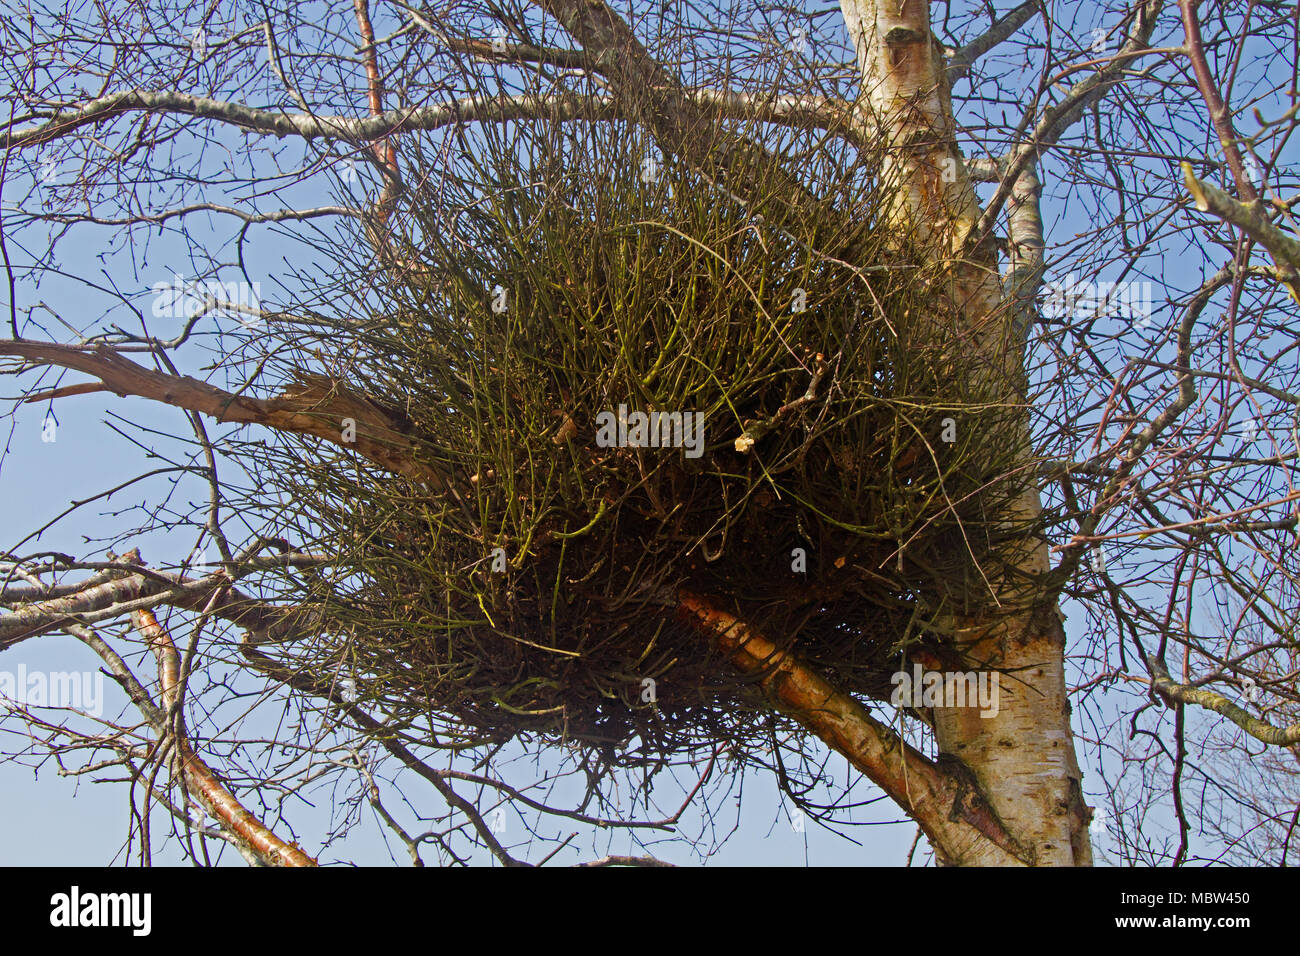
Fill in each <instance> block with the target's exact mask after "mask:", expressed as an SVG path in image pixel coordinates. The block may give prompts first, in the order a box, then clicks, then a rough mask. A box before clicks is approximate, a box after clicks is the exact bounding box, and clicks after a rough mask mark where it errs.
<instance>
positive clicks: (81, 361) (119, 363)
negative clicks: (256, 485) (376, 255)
mask: <svg viewBox="0 0 1300 956" xmlns="http://www.w3.org/2000/svg"><path fill="white" fill-rule="evenodd" d="M0 355H16V356H19V357H21V358H24V359H26V360H27V361H29V362H32V363H34V364H39V365H55V366H59V367H61V368H68V369H73V370H74V371H78V372H84V373H86V374H87V375H93V376H95V377H96V378H98V379H99V380H100V381H101V382H103V384H104V386H105V387H106V388H107V389H108V390H109V391H112V392H114V393H116V394H118V395H122V396H126V395H138V396H140V397H141V398H149V399H153V400H154V401H158V402H163V403H164V404H167V405H172V406H175V407H176V408H184V409H186V410H188V411H192V412H199V413H201V414H203V415H208V416H210V417H212V418H215V419H216V420H217V421H219V422H236V423H241V424H250V425H265V426H267V427H268V428H274V429H277V430H279V431H285V432H294V433H296V434H300V435H314V436H315V437H317V438H323V439H325V440H326V441H329V442H333V443H334V444H337V445H340V446H342V447H344V448H348V449H352V450H355V451H356V452H357V453H358V454H360V455H362V456H363V457H365V458H368V459H370V460H371V461H373V462H375V463H376V464H378V465H381V466H383V467H384V468H387V469H389V470H390V471H393V472H395V473H397V474H400V475H405V476H406V477H408V478H414V479H416V480H417V481H423V482H428V483H429V484H431V485H432V486H433V487H434V488H435V489H438V490H441V489H443V487H444V482H443V479H442V476H441V475H439V474H438V473H437V472H435V471H434V470H433V469H431V468H428V467H426V466H424V465H421V464H419V462H418V461H417V460H416V459H415V457H414V455H413V454H412V452H413V450H414V447H415V442H414V441H413V440H412V438H411V437H410V436H408V435H407V434H406V433H405V432H404V431H403V430H402V427H401V425H400V424H399V423H398V422H397V421H396V420H395V419H394V418H393V417H392V416H390V415H389V414H388V413H387V412H385V411H384V410H383V409H381V408H380V407H379V406H377V405H375V404H374V403H373V402H371V401H369V400H367V399H365V398H363V397H361V396H359V395H355V394H352V393H351V392H348V391H347V390H346V389H344V388H343V387H342V386H339V385H336V384H333V383H331V382H329V380H328V379H323V378H321V377H319V376H306V377H304V379H303V381H302V383H301V384H299V385H297V386H294V387H293V388H290V389H287V390H286V391H285V392H284V393H283V394H281V395H279V396H277V397H275V398H269V399H259V398H252V397H250V396H247V395H236V394H233V393H231V392H227V391H225V390H224V389H220V388H217V387H216V386H215V385H209V384H208V383H207V382H201V381H199V380H198V379H196V378H191V377H190V376H188V375H169V374H167V373H165V372H159V371H155V370H153V369H148V368H145V367H144V366H142V365H138V364H136V363H135V362H133V361H131V360H130V359H128V358H126V357H125V356H123V355H122V354H120V353H119V352H116V351H114V350H113V349H111V348H109V347H108V346H106V345H101V346H99V347H98V348H96V349H94V350H87V349H81V348H76V347H74V346H70V345H55V344H53V343H47V342H25V341H13V340H0ZM348 422H350V423H351V426H352V427H347V423H348ZM354 430H355V435H354V434H353V431H354ZM348 438H354V440H352V441H349V440H347V439H348Z"/></svg>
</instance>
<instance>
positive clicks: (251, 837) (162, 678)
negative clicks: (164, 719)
mask: <svg viewBox="0 0 1300 956" xmlns="http://www.w3.org/2000/svg"><path fill="white" fill-rule="evenodd" d="M131 622H132V624H134V625H135V627H136V629H137V630H138V631H139V632H140V633H141V634H142V635H144V637H145V639H146V640H147V641H148V642H149V649H150V650H151V651H153V653H154V657H155V658H157V661H158V684H159V689H160V692H161V696H162V701H163V704H164V706H166V707H167V708H168V709H170V708H171V707H172V705H173V704H174V703H175V702H176V699H177V695H178V694H179V692H180V686H179V679H180V655H179V654H178V653H177V652H176V645H175V643H173V641H172V638H171V635H170V634H169V633H167V630H166V628H164V627H163V626H162V625H161V624H159V623H158V619H157V618H155V617H154V615H153V612H152V611H147V610H146V611H135V612H133V613H132V615H131ZM175 743H176V755H177V760H178V763H179V766H180V768H181V772H182V774H184V779H185V786H186V788H187V789H188V790H189V791H190V792H191V793H193V794H194V795H195V796H196V797H197V798H198V800H199V802H201V803H202V804H203V806H204V808H205V809H206V810H207V811H208V812H209V813H210V814H211V815H212V816H213V817H215V818H216V819H217V820H219V821H221V824H222V826H223V827H225V829H226V830H227V831H228V832H229V833H231V834H232V835H234V836H235V837H236V838H237V839H238V840H240V841H241V842H243V843H244V844H245V845H246V846H247V847H248V848H249V849H250V850H252V851H253V853H255V854H256V855H257V858H258V859H259V860H261V861H262V862H264V863H266V864H267V865H269V866H316V865H317V863H316V860H315V859H313V858H312V857H310V856H308V855H307V854H306V853H304V852H303V851H302V850H301V849H300V848H299V847H298V846H297V844H294V843H286V842H285V841H284V840H282V839H280V838H279V837H278V836H276V835H275V834H274V833H273V832H272V831H271V830H270V829H269V828H268V827H267V826H266V824H264V823H262V821H261V820H259V819H257V817H255V816H253V814H251V813H249V812H248V810H246V809H245V808H244V806H243V805H242V804H241V803H240V802H239V801H238V800H237V799H236V798H235V795H234V794H232V793H231V792H230V791H229V790H227V789H226V788H225V787H224V786H222V784H221V783H220V781H218V780H217V778H216V776H215V775H214V774H213V773H212V770H211V769H210V768H209V767H208V765H207V764H205V763H204V762H203V761H202V760H201V759H200V758H199V756H198V755H197V754H196V753H195V752H194V749H193V748H192V747H191V746H190V744H189V741H188V740H187V739H186V738H185V736H184V734H182V733H177V734H176V735H175Z"/></svg>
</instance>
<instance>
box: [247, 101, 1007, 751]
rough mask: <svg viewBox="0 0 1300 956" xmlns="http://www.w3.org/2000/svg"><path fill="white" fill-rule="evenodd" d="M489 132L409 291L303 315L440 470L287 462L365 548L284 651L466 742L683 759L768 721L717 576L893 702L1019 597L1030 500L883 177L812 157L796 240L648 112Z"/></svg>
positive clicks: (321, 522) (369, 284) (411, 232)
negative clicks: (965, 635) (694, 622)
mask: <svg viewBox="0 0 1300 956" xmlns="http://www.w3.org/2000/svg"><path fill="white" fill-rule="evenodd" d="M484 136H485V137H500V138H485V139H483V140H481V141H476V142H474V143H473V144H463V152H462V154H461V155H460V156H459V158H458V159H457V158H456V157H451V158H450V159H449V158H448V157H447V156H445V155H440V156H439V157H438V158H437V162H438V168H439V169H440V170H447V171H446V172H445V173H440V175H439V177H438V178H437V180H436V181H432V180H431V181H430V182H429V183H428V184H424V185H417V186H412V187H411V188H410V189H409V191H408V192H407V193H406V194H405V196H404V205H403V206H402V208H401V209H400V210H399V211H397V212H395V213H394V214H393V216H392V219H391V222H392V224H393V227H394V228H398V224H402V223H404V224H405V225H404V227H402V228H404V229H405V232H402V233H400V234H397V233H395V234H393V236H392V238H391V240H390V242H389V244H388V247H387V249H386V250H385V262H386V265H387V271H386V273H385V275H386V280H385V284H384V285H382V286H376V285H375V284H374V281H373V280H372V279H364V278H362V277H360V276H353V277H348V279H347V282H348V284H349V285H352V286H353V287H354V288H357V287H360V286H362V285H363V284H364V285H365V288H366V293H365V295H364V296H360V295H358V296H356V300H357V301H362V300H364V301H365V302H366V314H365V315H364V317H360V318H359V317H358V316H357V315H356V314H335V315H325V314H319V315H316V316H313V317H312V319H311V320H310V321H308V322H307V323H306V324H305V328H304V329H303V330H301V332H302V335H303V336H304V337H306V338H309V339H314V341H315V343H316V347H315V351H316V353H317V354H318V355H319V356H320V357H321V358H323V359H324V360H325V366H326V368H327V369H328V370H329V371H330V374H331V378H330V379H329V380H327V381H333V382H335V383H336V384H337V385H338V387H339V388H346V389H347V390H348V392H349V394H353V395H358V394H359V395H364V396H365V398H366V401H368V402H372V403H373V405H374V407H375V408H377V409H383V410H384V412H385V414H386V415H388V417H389V420H391V421H394V422H398V423H400V429H401V431H402V433H403V435H404V436H405V438H406V439H409V446H410V452H409V454H411V455H413V456H414V457H415V458H416V459H418V460H419V462H420V463H421V471H423V472H427V473H428V474H430V475H432V476H436V480H431V481H421V480H419V479H418V478H416V477H411V475H410V474H409V473H408V475H407V476H406V477H402V476H396V475H394V474H392V473H391V472H388V471H384V470H381V469H379V468H377V467H375V466H374V465H373V464H371V463H368V462H364V461H361V460H355V461H354V460H349V459H347V458H346V457H335V458H327V457H322V456H321V453H320V450H319V448H318V447H312V448H311V449H310V450H308V449H307V448H306V447H305V446H304V448H303V449H302V454H301V456H300V457H295V458H294V459H293V460H292V461H291V462H287V463H282V464H280V465H279V466H278V467H276V468H274V469H268V471H267V474H266V476H265V479H266V480H267V481H269V482H271V483H273V484H276V485H278V486H279V487H280V488H282V489H283V490H287V491H289V492H291V493H293V494H294V495H295V496H296V497H297V498H298V500H299V501H300V502H302V503H303V505H305V507H306V508H307V511H308V512H309V518H308V520H309V523H310V527H311V528H312V529H314V530H315V532H316V533H317V534H318V535H319V537H320V540H321V545H322V547H326V548H332V549H333V550H334V551H335V552H336V553H339V554H340V556H341V563H340V565H339V567H338V569H337V571H336V573H335V575H334V576H333V577H331V578H329V579H328V580H327V579H325V578H322V579H321V580H320V581H318V582H316V583H315V584H314V585H313V586H312V588H311V589H310V591H309V593H307V594H305V595H301V596H300V597H301V599H302V600H303V602H304V603H306V604H309V605H312V606H313V607H314V609H315V610H316V611H317V612H318V613H320V614H321V615H322V616H323V619H324V620H325V621H326V624H327V626H326V629H325V630H326V633H327V634H328V635H330V636H329V637H328V639H327V640H326V641H325V643H324V645H323V646H322V645H317V646H315V647H313V648H312V649H311V651H310V652H309V651H307V650H306V649H303V648H297V649H293V650H288V649H286V651H285V653H290V654H292V653H298V654H307V653H310V654H312V655H314V658H313V662H314V663H315V664H316V665H317V666H319V664H320V663H322V661H324V662H327V663H329V664H330V665H331V666H332V667H334V668H339V669H340V673H345V674H346V675H347V677H348V680H350V681H355V682H356V686H357V693H358V695H359V696H360V697H361V698H363V699H364V700H367V701H369V702H372V703H375V704H377V705H380V706H382V707H383V708H384V709H385V710H386V711H387V712H388V713H390V714H393V715H396V716H398V717H399V719H400V718H403V717H405V718H407V719H409V720H410V721H411V722H412V723H415V722H416V721H419V720H421V719H422V718H427V717H429V716H430V715H437V716H438V718H439V720H440V721H441V723H442V725H443V726H447V725H448V724H450V725H454V726H456V727H458V728H459V729H460V730H461V731H463V733H464V735H465V737H466V738H467V739H474V740H483V739H507V738H510V737H512V736H514V735H517V734H520V733H540V734H543V735H551V736H554V737H556V738H560V737H563V738H566V739H571V740H578V741H583V742H586V743H590V744H598V745H599V746H601V747H602V748H603V749H604V750H605V751H606V754H607V756H608V757H609V759H613V760H617V759H618V757H617V754H618V753H619V752H620V751H619V748H621V747H623V746H624V745H626V744H627V743H628V741H629V740H630V739H632V738H633V737H634V736H635V737H637V738H639V740H640V745H639V747H638V748H637V749H638V750H639V751H640V752H641V753H642V754H644V753H646V752H651V753H654V754H656V755H660V756H662V755H667V754H671V753H673V752H676V751H680V750H683V749H686V748H690V747H693V746H695V745H696V744H697V743H698V742H700V741H716V740H718V739H739V738H742V737H744V736H746V735H747V734H749V733H751V732H752V728H747V726H746V724H747V721H746V720H745V718H744V715H743V711H744V705H745V704H746V702H747V701H748V700H749V695H750V692H751V691H750V686H748V685H746V684H745V683H744V682H743V681H741V680H740V679H738V677H737V676H736V675H735V674H734V673H733V672H732V670H731V668H730V667H729V666H728V665H727V662H726V661H725V659H723V658H722V657H721V656H720V654H719V653H718V652H717V651H716V650H715V649H714V648H713V647H712V646H711V645H710V643H709V642H708V641H707V640H705V639H703V638H702V637H701V635H700V633H699V632H698V631H697V630H696V629H694V628H692V626H691V625H690V622H689V621H686V620H684V619H683V618H682V617H681V615H680V614H679V613H678V611H677V601H676V597H677V596H678V595H680V594H681V593H682V592H683V591H686V592H689V593H691V594H695V595H705V596H707V597H708V598H709V599H710V600H711V601H713V602H715V603H716V604H718V605H720V606H723V607H725V608H726V609H727V610H728V611H730V612H732V613H735V614H737V615H738V616H739V617H741V618H742V619H744V620H745V621H747V622H749V623H750V624H751V625H753V626H755V627H758V628H761V629H763V630H764V631H765V632H766V633H768V634H769V635H771V636H772V637H774V638H776V639H777V640H778V641H779V642H780V643H782V645H783V646H784V647H787V648H790V649H792V650H793V651H794V652H795V653H797V654H798V655H799V656H800V657H801V658H803V659H804V660H805V661H807V662H809V663H811V664H812V665H814V666H816V667H818V668H820V669H822V670H823V671H824V672H826V673H827V674H828V675H829V676H831V677H833V679H834V680H836V681H837V682H838V683H839V685H840V686H842V687H844V688H845V689H847V690H850V691H853V692H857V693H861V694H867V695H876V696H880V695H882V694H885V695H887V693H888V689H889V684H888V674H889V673H890V671H892V670H893V669H894V668H895V666H896V664H897V660H898V654H899V653H900V651H901V650H902V645H903V644H905V643H910V642H913V641H924V640H926V638H927V635H928V634H929V633H930V632H929V631H928V630H927V627H928V625H929V623H930V622H931V621H932V620H933V619H935V618H936V617H937V616H939V614H940V612H941V611H942V612H943V613H945V614H946V613H950V612H953V611H957V612H960V611H961V610H963V609H973V607H974V606H975V605H978V604H979V603H980V602H981V601H982V599H983V596H984V595H986V594H987V593H988V591H989V581H990V580H991V579H993V578H994V577H995V576H996V575H997V574H998V573H999V571H998V568H997V567H996V565H995V562H994V561H993V558H992V552H993V551H994V550H995V549H996V547H997V545H998V544H999V541H998V537H999V536H1005V535H1006V534H1008V533H1011V532H1010V530H1009V529H1007V528H1005V527H997V526H994V525H993V524H991V523H990V522H988V521H987V520H986V519H985V514H986V513H988V514H992V513H996V512H997V505H998V502H999V501H1003V500H1005V498H1006V497H1007V496H1010V495H1014V494H1015V493H1016V491H1017V489H1016V488H1015V487H1014V486H1013V485H1012V483H1011V482H1010V481H1009V480H1006V479H1003V478H1002V477H1001V476H1002V475H1003V473H1004V471H1005V470H1006V469H1005V462H1006V461H1007V460H1009V458H1010V455H1011V451H1012V448H1013V444H1014V443H1013V440H1012V438H1011V437H1010V432H1009V430H1008V429H1009V426H1008V424H1007V421H1008V416H1007V415H1006V414H1005V411H1006V410H1005V407H1003V406H1002V405H1001V404H1000V403H999V402H998V401H995V400H993V399H992V397H991V396H990V395H988V394H987V390H988V388H989V383H988V381H987V378H988V377H987V376H985V379H984V380H983V381H981V382H976V381H965V380H962V379H960V378H958V377H956V375H955V373H953V372H952V371H951V370H952V369H954V368H957V367H959V366H960V365H961V364H963V363H958V362H955V361H953V355H954V350H958V349H961V348H963V347H964V346H963V342H962V338H961V335H960V334H959V332H958V322H957V321H956V318H955V316H954V315H953V313H952V305H951V303H950V302H949V300H948V298H947V297H946V296H945V295H944V294H943V293H944V289H943V288H942V287H941V285H940V282H941V278H940V277H941V275H942V270H941V268H940V264H936V263H927V262H924V261H921V260H919V259H918V258H917V257H914V256H912V255H910V254H909V251H908V248H907V244H906V242H905V241H904V240H903V237H899V236H898V235H896V234H894V233H893V232H892V230H891V229H890V228H889V227H887V226H885V225H884V224H882V223H881V222H879V221H877V219H876V218H875V217H874V214H873V205H874V204H873V196H874V195H875V193H874V190H875V185H874V184H875V178H874V170H873V169H871V168H870V167H869V166H866V165H863V161H862V160H861V159H860V158H856V157H853V156H850V157H848V158H847V159H844V160H842V161H841V162H839V164H838V165H833V164H831V163H829V162H824V166H823V167H822V168H818V169H815V170H809V171H808V178H809V181H810V182H813V183H816V184H817V185H816V186H815V187H814V192H815V193H816V195H817V197H818V200H819V202H820V203H821V205H822V207H823V208H824V213H825V214H824V218H823V220H822V221H821V222H809V223H807V231H806V233H805V234H791V233H790V232H787V231H782V230H779V229H776V228H774V227H772V226H770V225H769V224H768V223H767V221H766V220H765V219H764V218H763V217H762V216H761V212H760V210H761V206H762V203H761V200H760V201H758V202H751V203H749V204H748V205H746V204H742V203H740V202H738V201H736V200H735V199H734V198H733V197H730V196H729V195H727V194H726V193H725V191H721V190H720V189H719V188H717V186H716V184H713V183H710V182H708V181H705V180H704V179H702V178H701V177H700V176H699V175H698V174H697V173H695V172H693V171H692V170H690V169H688V168H682V167H679V166H676V165H674V164H672V163H670V162H669V163H665V164H663V165H660V163H659V162H658V161H656V160H654V159H647V156H646V154H645V153H644V152H642V150H641V148H640V146H639V144H638V143H637V142H636V140H635V138H634V136H633V135H632V134H631V133H629V131H628V130H626V129H619V128H616V127H614V126H611V125H608V124H606V125H605V126H603V127H602V126H598V125H596V124H591V125H583V124H573V125H572V126H570V127H566V128H565V129H564V130H563V131H561V132H557V131H556V128H555V127H549V126H548V127H544V128H543V127H538V128H533V127H519V128H514V129H512V130H510V131H509V132H502V131H495V132H491V133H484ZM411 168H422V167H421V166H420V165H419V163H418V162H417V163H414V164H413V165H412V167H411ZM340 311H346V310H340ZM302 371H305V370H302ZM313 374H315V375H320V374H321V373H320V371H319V370H318V371H316V372H315V373H313ZM300 378H301V371H300ZM981 390H983V391H981ZM300 530H301V529H300ZM1015 533H1023V530H1021V531H1017V532H1015Z"/></svg>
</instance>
